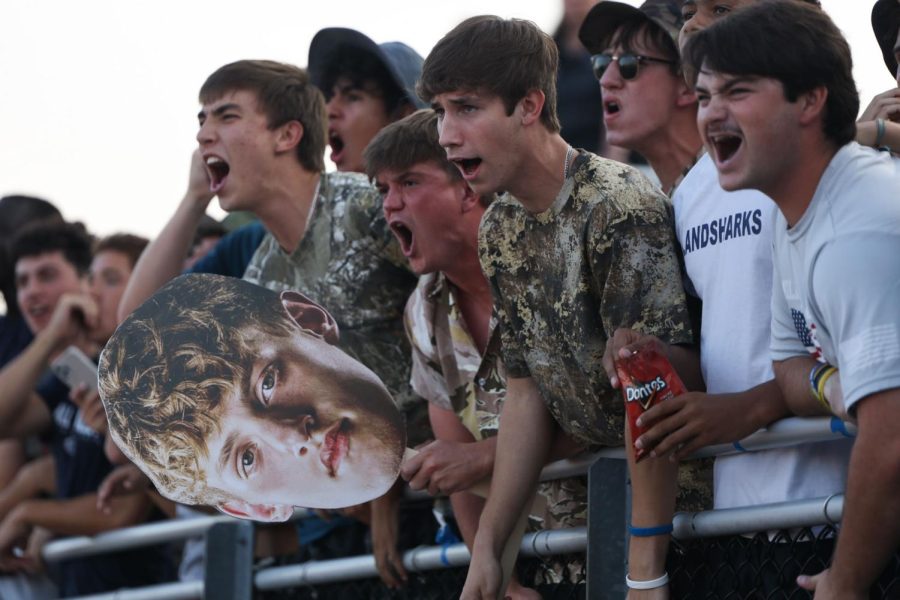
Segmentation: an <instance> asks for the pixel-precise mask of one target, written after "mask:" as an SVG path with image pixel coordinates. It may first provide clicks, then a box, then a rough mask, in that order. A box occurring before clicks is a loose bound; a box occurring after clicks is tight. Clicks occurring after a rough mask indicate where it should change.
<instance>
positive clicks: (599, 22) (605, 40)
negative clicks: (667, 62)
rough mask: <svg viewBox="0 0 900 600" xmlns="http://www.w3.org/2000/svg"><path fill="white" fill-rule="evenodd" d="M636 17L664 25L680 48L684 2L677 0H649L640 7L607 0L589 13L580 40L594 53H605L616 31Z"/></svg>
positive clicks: (579, 34)
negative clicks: (679, 37)
mask: <svg viewBox="0 0 900 600" xmlns="http://www.w3.org/2000/svg"><path fill="white" fill-rule="evenodd" d="M633 19H641V20H645V21H648V22H651V23H655V24H656V25H658V26H659V27H662V29H663V31H665V32H666V33H668V34H669V35H670V36H671V37H672V40H673V41H674V42H675V47H676V48H677V47H678V33H679V32H680V31H681V26H682V25H683V24H684V19H682V17H681V3H680V2H678V1H677V0H647V2H644V3H643V4H641V6H640V8H635V7H634V6H631V5H629V4H624V3H622V2H609V1H606V0H604V1H603V2H600V3H599V4H596V5H594V7H593V8H592V9H591V10H590V12H588V14H587V16H586V17H585V18H584V22H583V23H582V24H581V29H579V30H578V39H580V40H581V43H582V44H584V47H585V48H587V49H588V51H589V52H590V53H591V54H597V53H599V52H603V51H604V50H606V49H607V48H609V46H610V42H611V41H612V37H613V34H615V33H616V30H617V29H619V27H620V26H621V25H622V24H623V23H625V22H626V21H631V20H633Z"/></svg>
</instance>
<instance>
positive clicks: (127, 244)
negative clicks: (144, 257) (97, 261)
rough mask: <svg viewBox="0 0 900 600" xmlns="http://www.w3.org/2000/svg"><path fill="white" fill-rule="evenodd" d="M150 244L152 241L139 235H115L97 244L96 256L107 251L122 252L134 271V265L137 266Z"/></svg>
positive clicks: (95, 248) (95, 247)
mask: <svg viewBox="0 0 900 600" xmlns="http://www.w3.org/2000/svg"><path fill="white" fill-rule="evenodd" d="M149 243H150V240H148V239H147V238H145V237H141V236H139V235H132V234H130V233H114V234H113V235H108V236H106V237H105V238H103V239H101V240H100V241H99V242H97V244H96V245H95V246H94V256H96V255H97V254H100V253H101V252H105V251H107V250H110V251H113V252H120V253H122V254H124V255H125V256H126V257H127V258H128V262H129V263H130V264H131V268H132V269H133V268H134V265H135V264H137V261H138V258H140V257H141V253H142V252H143V251H144V248H146V247H147V244H149Z"/></svg>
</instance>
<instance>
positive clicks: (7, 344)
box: [0, 315, 34, 367]
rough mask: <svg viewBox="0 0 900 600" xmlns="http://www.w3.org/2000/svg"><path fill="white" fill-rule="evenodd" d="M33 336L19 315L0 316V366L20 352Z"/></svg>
mask: <svg viewBox="0 0 900 600" xmlns="http://www.w3.org/2000/svg"><path fill="white" fill-rule="evenodd" d="M33 337H34V336H32V335H31V330H30V329H28V325H26V324H25V319H23V318H22V317H21V316H16V317H10V316H9V315H2V316H0V367H3V366H5V365H6V363H8V362H9V361H11V360H12V359H14V358H15V357H17V356H18V355H19V354H21V353H22V351H23V350H25V348H27V347H28V344H30V343H31V340H32V339H33Z"/></svg>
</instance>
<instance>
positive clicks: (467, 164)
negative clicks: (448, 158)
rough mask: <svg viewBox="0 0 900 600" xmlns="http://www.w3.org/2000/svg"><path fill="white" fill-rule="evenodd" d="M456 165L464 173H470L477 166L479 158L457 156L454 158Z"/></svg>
mask: <svg viewBox="0 0 900 600" xmlns="http://www.w3.org/2000/svg"><path fill="white" fill-rule="evenodd" d="M453 162H455V163H456V166H458V167H459V169H460V170H461V171H462V172H463V174H464V175H471V174H472V173H474V172H475V171H476V170H477V169H478V166H479V165H480V164H481V159H480V158H459V159H456V160H454V161H453Z"/></svg>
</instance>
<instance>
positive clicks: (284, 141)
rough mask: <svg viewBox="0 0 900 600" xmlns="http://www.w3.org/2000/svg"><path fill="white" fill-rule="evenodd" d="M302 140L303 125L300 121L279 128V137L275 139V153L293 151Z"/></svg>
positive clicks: (289, 122) (290, 122)
mask: <svg viewBox="0 0 900 600" xmlns="http://www.w3.org/2000/svg"><path fill="white" fill-rule="evenodd" d="M302 139H303V125H302V124H301V123H300V121H288V122H287V123H285V124H284V125H282V126H281V127H279V128H278V135H277V136H276V138H275V151H276V152H289V151H292V150H293V149H294V148H296V147H297V144H299V143H300V140H302Z"/></svg>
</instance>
